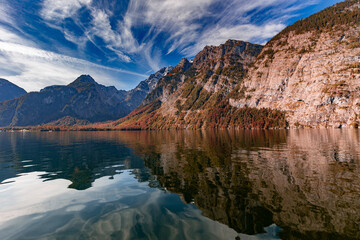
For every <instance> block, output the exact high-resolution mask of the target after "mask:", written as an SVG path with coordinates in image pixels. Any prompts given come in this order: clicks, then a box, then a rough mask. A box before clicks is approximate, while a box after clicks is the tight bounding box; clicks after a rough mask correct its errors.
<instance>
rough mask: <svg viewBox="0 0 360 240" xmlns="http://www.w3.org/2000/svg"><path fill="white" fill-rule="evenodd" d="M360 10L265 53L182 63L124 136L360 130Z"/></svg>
mask: <svg viewBox="0 0 360 240" xmlns="http://www.w3.org/2000/svg"><path fill="white" fill-rule="evenodd" d="M359 30H360V3H359V2H358V1H357V0H348V1H345V2H342V3H338V4H336V5H334V6H332V7H330V8H327V9H325V10H323V11H321V12H319V13H316V14H314V15H312V16H310V17H308V18H306V19H304V20H300V21H298V22H296V23H295V24H293V25H291V26H289V27H287V28H286V29H284V30H283V31H282V32H280V33H279V34H278V35H276V36H275V37H274V38H273V39H271V40H270V41H269V42H268V43H267V44H266V45H265V46H264V47H262V46H259V45H254V44H251V43H244V42H241V41H234V40H229V41H227V42H226V43H225V44H222V45H220V46H218V47H205V49H204V50H202V51H201V52H200V53H199V54H198V55H196V57H195V58H194V60H193V62H190V61H188V60H186V59H183V60H182V61H181V62H180V63H179V64H178V65H177V66H176V67H175V68H174V69H173V70H172V71H171V72H170V74H169V75H168V76H166V77H164V78H162V79H160V80H159V82H158V85H157V87H156V88H155V89H154V91H152V92H151V93H150V94H149V95H148V96H147V97H146V98H145V100H144V101H143V103H142V105H140V106H139V107H138V108H137V109H135V110H134V111H133V112H132V113H131V114H130V115H129V116H127V117H125V118H123V119H120V120H118V121H115V122H113V123H111V124H110V126H112V127H116V128H122V129H158V128H200V127H203V128H204V127H205V128H209V127H221V128H228V127H235V128H284V127H288V126H290V127H301V126H304V127H342V126H354V127H357V126H358V125H359V121H360V119H359V117H358V116H360V91H359V90H360V34H359V32H360V31H359Z"/></svg>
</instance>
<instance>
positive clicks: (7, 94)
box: [0, 78, 26, 102]
mask: <svg viewBox="0 0 360 240" xmlns="http://www.w3.org/2000/svg"><path fill="white" fill-rule="evenodd" d="M24 94H26V91H25V90H24V89H22V88H21V87H18V86H16V85H15V84H13V83H11V82H9V81H8V80H6V79H2V78H0V102H2V101H6V100H10V99H14V98H17V97H20V96H22V95H24Z"/></svg>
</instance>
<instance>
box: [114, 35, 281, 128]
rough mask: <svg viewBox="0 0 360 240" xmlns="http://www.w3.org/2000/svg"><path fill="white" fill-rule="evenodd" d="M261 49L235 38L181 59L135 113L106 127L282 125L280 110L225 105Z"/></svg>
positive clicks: (258, 46)
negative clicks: (238, 107)
mask: <svg viewBox="0 0 360 240" xmlns="http://www.w3.org/2000/svg"><path fill="white" fill-rule="evenodd" d="M261 50H262V46H260V45H255V44H251V43H246V42H242V41H236V40H228V41H227V42H226V43H225V44H222V45H220V46H217V47H215V46H207V47H205V48H204V49H203V50H202V51H201V52H200V53H199V54H197V55H196V56H195V58H194V60H193V61H191V62H190V61H188V60H187V59H182V60H181V61H180V63H179V64H178V65H177V66H176V67H175V68H174V69H173V70H172V71H171V72H170V73H169V74H168V75H167V76H165V77H164V78H162V79H160V80H159V82H158V84H157V86H156V88H155V89H154V90H153V91H152V92H151V93H149V95H148V96H147V97H146V98H145V100H144V101H143V103H142V104H141V105H140V106H139V107H138V108H137V109H135V110H134V111H133V112H132V113H131V114H130V115H129V116H127V117H125V118H123V119H120V120H119V121H116V122H114V123H112V124H110V126H111V127H116V128H122V129H159V128H160V129H164V128H165V129H168V128H200V127H217V126H221V127H228V126H235V125H237V126H240V125H241V126H242V127H244V126H245V125H246V124H248V123H250V122H251V123H252V124H253V126H254V127H255V126H256V127H264V126H265V127H272V126H286V123H285V121H284V117H283V114H282V113H281V112H278V111H272V110H264V109H261V110H257V109H240V110H239V109H236V108H232V107H231V106H229V104H227V96H229V94H230V93H231V92H232V91H233V90H234V88H235V87H236V86H237V85H238V84H239V83H240V82H241V81H242V79H243V78H244V76H245V75H246V74H247V72H248V69H249V67H250V66H251V65H252V63H253V62H254V61H255V59H256V57H257V55H258V54H259V53H260V52H261ZM219 117H221V118H219ZM264 119H271V121H272V122H270V121H267V120H265V121H264Z"/></svg>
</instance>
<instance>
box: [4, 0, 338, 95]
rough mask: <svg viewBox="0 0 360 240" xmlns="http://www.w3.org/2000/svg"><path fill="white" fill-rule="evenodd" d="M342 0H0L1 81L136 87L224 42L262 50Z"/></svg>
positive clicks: (29, 85)
mask: <svg viewBox="0 0 360 240" xmlns="http://www.w3.org/2000/svg"><path fill="white" fill-rule="evenodd" d="M337 2H340V0H0V78H5V79H7V80H9V81H11V82H13V83H15V84H17V85H18V86H20V87H22V88H24V89H25V90H27V91H39V90H40V89H42V88H44V87H46V86H50V85H66V84H69V83H70V82H72V81H73V80H75V79H76V78H77V77H78V76H80V75H81V74H90V75H91V76H92V77H93V78H94V79H95V80H96V81H97V82H99V83H101V84H104V85H107V86H110V85H111V86H115V87H116V88H117V89H124V90H129V89H132V88H134V87H135V86H136V85H137V84H138V83H139V82H140V81H142V80H144V79H146V78H147V77H148V75H150V74H151V73H154V72H156V71H157V70H159V69H161V68H162V67H166V66H170V65H172V66H175V65H176V64H177V63H178V62H179V61H180V60H181V58H183V57H187V58H189V59H191V58H193V57H194V56H195V55H196V54H197V53H198V52H199V51H201V50H202V49H203V48H204V47H205V46H206V45H219V44H221V43H224V42H225V41H226V40H228V39H237V40H243V41H248V42H252V43H258V44H265V43H266V42H267V41H268V40H269V39H271V37H273V36H275V35H276V34H277V33H278V32H280V31H281V30H282V29H284V28H285V27H286V26H287V25H290V24H292V23H294V22H295V21H297V20H299V19H301V18H304V17H307V16H309V15H311V14H313V13H315V12H318V11H320V10H322V9H324V8H326V7H328V6H331V5H333V4H335V3H337Z"/></svg>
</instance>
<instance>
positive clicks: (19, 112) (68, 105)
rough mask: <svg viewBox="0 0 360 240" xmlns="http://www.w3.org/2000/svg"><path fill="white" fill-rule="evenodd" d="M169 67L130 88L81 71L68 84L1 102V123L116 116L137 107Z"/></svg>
mask: <svg viewBox="0 0 360 240" xmlns="http://www.w3.org/2000/svg"><path fill="white" fill-rule="evenodd" d="M170 69H171V68H164V69H162V70H160V71H159V72H157V73H155V74H153V75H151V76H150V77H149V79H147V80H145V81H143V82H141V83H140V84H139V86H138V87H136V88H135V89H134V90H131V91H124V90H117V89H116V88H115V87H106V86H103V85H101V84H98V83H97V82H95V80H94V79H93V78H92V77H91V76H88V75H82V76H80V77H79V78H77V79H76V80H75V81H74V82H72V83H70V84H69V85H67V86H50V87H46V88H44V89H42V90H41V91H40V92H30V93H28V94H25V95H23V96H21V97H18V98H16V99H13V100H9V101H5V102H1V103H0V126H2V127H4V126H34V125H42V124H47V125H49V124H50V125H61V126H69V125H86V124H88V123H94V122H101V121H108V120H116V119H119V118H121V117H124V116H126V115H127V114H129V113H130V112H131V111H132V110H133V109H134V108H135V107H137V106H138V105H139V104H140V103H141V101H142V100H143V99H144V98H145V96H146V95H147V93H148V92H149V91H151V89H153V88H154V86H155V85H156V83H157V81H158V79H159V78H161V77H162V76H164V75H165V74H167V72H168V71H169V70H170Z"/></svg>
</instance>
